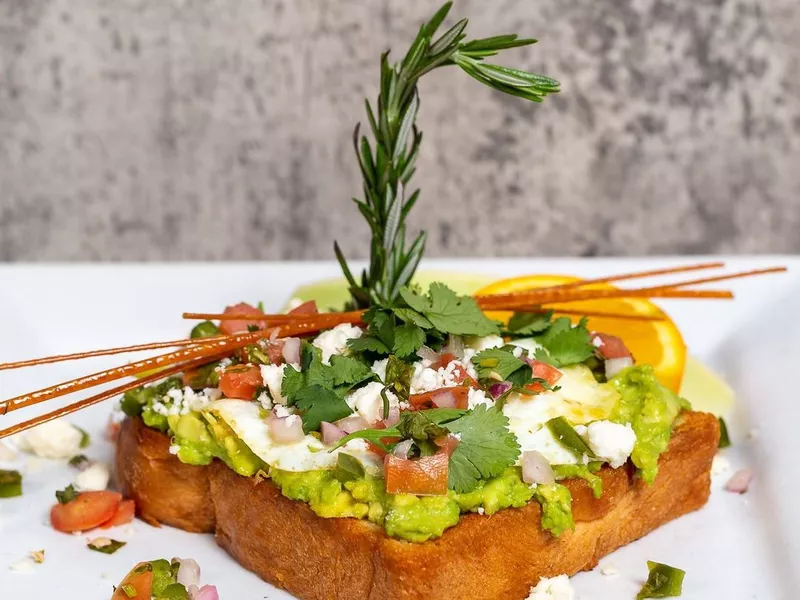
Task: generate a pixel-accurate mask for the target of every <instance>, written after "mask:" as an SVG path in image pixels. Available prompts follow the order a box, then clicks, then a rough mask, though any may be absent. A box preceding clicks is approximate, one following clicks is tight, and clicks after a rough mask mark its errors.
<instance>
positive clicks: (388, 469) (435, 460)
mask: <svg viewBox="0 0 800 600" xmlns="http://www.w3.org/2000/svg"><path fill="white" fill-rule="evenodd" d="M449 462H450V457H449V456H448V455H447V453H446V452H437V453H436V454H434V455H433V456H423V457H421V458H416V459H407V458H398V457H396V456H394V455H393V454H388V455H386V457H384V459H383V465H384V470H385V476H386V491H387V492H388V493H390V494H416V495H417V496H441V495H444V494H446V493H447V475H448V464H449Z"/></svg>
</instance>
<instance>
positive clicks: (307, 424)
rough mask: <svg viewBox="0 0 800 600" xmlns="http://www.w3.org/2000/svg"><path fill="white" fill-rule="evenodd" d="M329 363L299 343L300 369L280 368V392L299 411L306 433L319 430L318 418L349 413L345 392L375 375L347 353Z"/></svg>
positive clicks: (327, 418)
mask: <svg viewBox="0 0 800 600" xmlns="http://www.w3.org/2000/svg"><path fill="white" fill-rule="evenodd" d="M330 363H331V364H330V365H326V364H325V363H323V362H322V352H321V351H320V349H319V348H316V347H315V346H312V345H311V344H309V343H308V342H303V345H302V347H301V351H300V371H297V370H295V369H294V367H291V366H289V367H286V368H285V369H284V371H283V381H282V383H281V394H282V395H283V396H284V397H285V398H286V400H287V403H288V404H289V406H297V408H298V409H299V410H300V411H301V412H300V416H301V417H302V419H303V430H304V431H305V432H306V433H308V432H309V431H315V430H317V429H319V426H320V424H321V423H322V421H328V422H333V421H338V420H339V419H342V418H344V417H346V416H348V415H350V414H352V412H353V411H352V410H351V409H350V407H349V406H348V405H347V402H345V400H344V396H345V394H346V393H347V392H349V391H350V390H352V389H353V388H354V387H356V386H358V385H360V384H362V383H365V382H367V381H369V380H371V379H374V378H375V377H376V376H375V373H373V372H372V370H371V369H370V368H369V367H368V366H367V365H366V364H365V363H363V362H361V361H359V360H357V359H355V358H351V357H349V356H338V355H334V356H332V357H331V360H330Z"/></svg>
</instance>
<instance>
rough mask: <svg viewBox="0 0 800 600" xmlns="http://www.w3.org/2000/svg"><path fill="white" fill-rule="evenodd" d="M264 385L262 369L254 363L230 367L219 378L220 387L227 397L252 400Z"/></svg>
mask: <svg viewBox="0 0 800 600" xmlns="http://www.w3.org/2000/svg"><path fill="white" fill-rule="evenodd" d="M262 385H264V380H263V379H261V369H259V368H258V367H256V366H254V365H251V366H246V365H236V366H233V367H228V368H227V369H225V372H224V373H223V374H222V377H220V379H219V389H220V391H221V392H222V393H223V394H224V395H225V397H226V398H240V399H242V400H252V399H253V398H254V397H255V395H256V390H257V389H258V388H260V387H261V386H262Z"/></svg>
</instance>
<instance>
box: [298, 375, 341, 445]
mask: <svg viewBox="0 0 800 600" xmlns="http://www.w3.org/2000/svg"><path fill="white" fill-rule="evenodd" d="M295 406H296V407H297V408H298V409H299V410H300V411H301V412H300V416H301V417H302V419H303V431H304V432H306V433H308V432H309V431H316V430H317V429H319V427H320V425H321V423H322V421H328V422H329V423H333V422H334V421H338V420H339V419H343V418H345V417H346V416H348V415H350V414H352V413H353V411H352V410H351V409H350V407H349V406H348V405H347V402H345V401H344V398H342V397H341V396H340V395H339V394H337V393H336V392H334V391H333V390H329V389H326V388H324V387H322V386H320V385H311V386H309V387H304V388H303V389H301V390H299V391H298V392H297V394H295Z"/></svg>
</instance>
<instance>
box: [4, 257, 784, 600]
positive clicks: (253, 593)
mask: <svg viewBox="0 0 800 600" xmlns="http://www.w3.org/2000/svg"><path fill="white" fill-rule="evenodd" d="M699 260H703V259H701V258H693V259H692V262H695V261H699ZM676 262H688V261H686V260H685V259H683V260H681V259H678V260H676V259H637V260H574V259H564V260H558V259H547V260H463V261H429V262H428V263H426V264H425V265H424V266H425V268H430V269H446V270H453V271H461V272H480V273H491V274H494V275H497V276H498V277H500V276H510V275H518V274H525V273H535V272H556V273H574V274H577V275H585V276H586V275H595V276H596V275H601V274H608V273H616V272H625V271H633V270H639V269H643V268H653V267H657V266H664V265H669V264H675V263H676ZM728 262H729V265H730V267H732V268H735V269H747V268H755V267H760V266H766V265H768V264H776V263H778V264H789V265H790V267H791V269H792V270H791V271H790V273H788V274H786V275H782V276H780V275H779V276H769V277H766V278H763V279H755V280H748V281H742V282H734V283H732V284H731V285H730V287H732V288H733V289H734V290H735V291H736V292H737V300H736V301H735V302H725V301H719V302H713V301H671V302H664V303H663V305H664V306H665V307H666V309H667V310H668V311H669V312H670V314H671V315H672V316H673V317H674V318H675V320H676V321H677V322H678V324H679V325H680V326H681V328H682V330H683V332H684V334H685V337H686V339H687V342H688V344H689V347H690V349H691V351H692V352H693V353H694V354H695V355H696V356H698V357H699V358H701V359H702V360H704V361H705V362H706V363H707V364H709V365H711V366H712V367H713V368H715V369H716V370H718V371H719V372H721V373H723V374H724V375H725V376H726V378H727V380H728V381H729V382H730V384H731V385H732V386H733V387H734V389H735V390H736V392H737V393H738V396H739V399H738V402H737V405H736V408H735V410H734V412H733V414H731V415H729V424H730V428H731V435H732V438H733V441H734V447H733V448H731V449H730V450H726V451H725V455H726V457H727V458H729V459H730V461H731V463H732V464H733V465H734V468H738V467H743V466H747V467H750V468H752V469H754V470H755V472H756V480H755V483H754V485H753V486H752V488H751V490H750V492H749V493H748V494H746V495H744V496H739V495H735V494H730V493H726V492H724V491H722V490H721V487H722V484H723V483H724V480H725V477H718V478H715V479H714V483H713V493H712V497H711V500H710V502H709V504H708V505H707V506H706V507H705V508H703V509H702V510H700V511H698V512H696V513H693V514H691V515H688V516H686V517H683V518H681V519H678V520H677V521H674V522H672V523H670V524H668V525H666V526H664V527H662V528H661V529H659V530H658V531H655V532H654V533H652V534H650V535H649V536H647V537H646V538H644V539H642V540H640V541H638V542H635V543H633V544H631V545H629V546H627V547H626V548H623V549H621V550H619V551H618V552H615V553H614V554H612V555H610V556H608V557H607V558H605V559H604V560H603V561H602V562H601V566H608V565H612V566H613V567H615V568H616V569H617V570H618V571H619V575H617V576H604V575H602V574H601V573H600V569H596V570H595V571H593V572H590V573H583V574H580V575H578V576H577V577H575V578H574V580H573V582H574V585H575V588H576V590H577V591H578V595H579V597H580V598H581V599H582V600H612V599H613V600H620V599H623V600H624V599H632V598H634V597H635V594H636V592H637V591H638V589H639V588H640V586H641V584H642V582H643V579H644V578H645V577H646V574H647V568H646V566H645V561H646V560H648V559H649V560H656V561H660V562H665V563H668V564H671V565H674V566H677V567H680V568H683V569H685V570H686V571H687V575H686V581H685V584H684V594H683V598H684V599H685V600H698V599H714V600H719V599H731V600H740V599H751V598H757V599H759V600H775V599H777V600H780V599H784V598H786V599H788V598H796V597H797V590H798V589H800V576H799V575H798V571H797V569H796V567H797V565H798V564H800V511H798V509H797V508H796V506H797V501H798V500H797V499H798V498H800V483H798V478H797V474H798V468H797V457H798V456H800V443H798V439H800V436H798V435H797V426H798V425H797V424H798V423H800V395H798V393H797V388H798V386H797V380H796V377H797V376H798V371H800V342H798V340H800V321H798V317H797V309H798V308H800V260H798V259H797V258H788V257H761V258H747V259H744V258H740V259H731V260H729V261H728ZM337 274H338V272H337V267H336V265H335V264H333V263H330V262H326V263H272V264H269V263H266V264H265V263H259V264H227V265H221V264H212V265H201V264H192V265H178V264H173V265H96V266H83V265H74V266H30V265H16V266H15V265H9V266H2V267H0V314H1V315H3V327H2V328H1V329H0V361H9V360H19V359H21V358H27V357H37V356H44V355H50V354H56V353H64V352H73V351H78V350H83V349H87V350H88V349H93V348H102V347H110V346H117V345H122V344H134V343H142V342H147V341H154V340H167V339H176V338H178V337H182V336H184V335H185V334H186V331H187V327H188V324H187V323H186V322H182V321H181V319H180V315H181V312H182V311H184V310H197V311H215V310H218V309H219V308H220V307H222V306H225V305H226V304H230V303H232V302H234V301H238V300H240V299H247V300H250V301H254V300H259V299H261V300H263V301H264V304H265V305H266V307H267V308H268V309H270V308H273V309H276V308H277V307H278V306H280V305H281V304H282V303H283V302H284V301H285V299H286V297H287V295H288V294H289V293H290V292H291V290H292V289H294V288H295V287H296V286H297V285H300V284H305V283H309V282H312V281H315V280H318V279H321V278H324V277H330V276H335V275H337ZM726 287H727V286H726ZM128 358H129V357H127V356H126V357H120V356H117V357H110V358H98V359H94V361H93V362H91V363H89V362H87V361H84V362H79V363H62V364H57V365H51V366H48V367H40V368H35V369H31V370H21V371H14V372H2V373H0V398H8V397H10V396H12V395H16V394H19V393H23V392H25V391H29V390H31V389H33V388H38V387H43V386H45V385H48V384H51V383H55V382H57V381H62V380H65V379H67V378H72V377H75V376H78V375H81V374H85V373H87V372H88V371H87V369H97V370H100V369H102V368H106V367H107V366H112V365H114V364H119V363H121V362H122V361H123V360H127V359H128ZM52 408H53V407H52V406H50V405H48V410H50V409H52ZM109 411H110V405H109V404H106V405H101V406H98V407H95V408H93V409H90V410H87V411H85V412H83V413H79V414H78V415H76V416H75V417H74V419H73V421H74V422H75V423H76V424H78V425H80V426H81V427H84V428H85V429H87V430H88V431H90V432H91V434H92V435H93V439H94V443H93V444H92V446H91V447H90V448H89V450H88V451H87V454H89V455H90V456H91V457H93V458H98V459H104V460H110V456H111V448H110V446H109V445H108V444H107V443H105V442H103V441H101V439H102V435H101V432H102V430H103V426H104V424H105V421H106V417H107V415H108V413H109ZM20 413H21V414H20ZM20 413H12V414H11V415H8V416H6V417H3V418H0V426H2V427H5V426H7V425H9V424H12V423H14V422H16V421H17V420H18V419H20V418H22V417H29V416H32V415H33V414H35V411H34V412H31V413H29V412H26V411H20ZM751 431H753V432H755V433H756V435H755V436H749V435H748V434H749V432H751ZM0 466H2V467H6V468H8V467H14V468H20V469H21V470H22V471H23V472H24V477H25V479H24V489H25V494H24V496H23V497H21V498H16V499H8V500H0V590H2V591H1V592H0V597H2V598H14V599H17V598H26V599H27V598H43V597H53V596H57V597H58V598H60V599H61V600H78V599H80V600H86V599H95V598H96V599H98V600H101V599H105V598H109V597H110V595H111V589H112V588H111V586H112V585H115V584H117V583H118V582H119V581H120V580H121V578H122V577H123V576H124V575H125V573H126V572H127V571H128V570H129V569H130V568H131V567H132V566H133V565H134V564H135V563H136V562H138V561H141V560H149V559H154V558H162V557H166V558H170V557H172V556H183V557H187V556H190V557H193V558H195V559H197V560H198V561H199V563H200V565H201V566H202V568H203V580H204V582H207V583H214V584H216V585H217V586H218V588H219V590H220V594H221V597H222V598H223V600H231V599H245V600H250V599H261V598H268V599H274V600H278V599H286V598H289V596H288V595H287V594H286V593H284V592H280V591H277V590H275V589H274V588H272V587H271V586H269V585H267V584H266V583H264V582H262V581H261V580H260V579H258V578H257V577H256V576H255V575H253V574H251V573H249V572H247V571H245V570H244V569H242V568H241V567H239V566H238V565H237V564H236V563H235V562H234V561H233V560H232V559H230V558H229V557H228V556H227V555H226V554H225V553H224V552H223V551H222V550H220V549H219V548H218V547H217V546H216V544H215V543H214V540H213V537H212V536H210V535H195V534H189V533H185V532H183V531H179V530H175V529H171V528H168V527H165V528H161V529H155V528H152V527H150V526H148V525H146V524H144V523H142V522H140V521H135V522H134V523H133V525H132V526H125V527H121V528H118V529H117V530H112V531H111V535H112V537H115V538H118V539H121V540H125V541H127V542H128V545H127V546H125V547H124V548H123V549H121V550H120V551H119V552H117V553H116V554H114V555H113V556H106V555H103V554H99V553H95V552H91V551H89V550H87V549H86V548H85V536H69V535H64V534H59V533H56V532H55V531H53V530H52V529H51V528H50V526H49V525H48V510H49V507H50V505H51V504H52V503H53V502H54V497H53V492H54V491H55V490H56V489H60V488H63V487H64V486H66V485H67V484H68V483H69V482H70V480H71V477H72V473H71V471H70V469H69V468H68V467H65V466H64V465H63V464H60V463H58V462H55V461H40V460H31V459H27V458H25V457H21V458H20V459H19V460H17V461H16V462H14V463H11V464H2V465H0ZM42 548H44V549H45V550H46V560H45V562H44V564H41V565H35V567H34V572H33V573H30V574H26V573H18V572H13V571H11V570H9V569H8V565H10V564H11V563H13V562H15V561H17V560H18V559H20V558H23V557H25V556H26V555H27V554H28V552H29V551H31V550H38V549H42Z"/></svg>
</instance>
